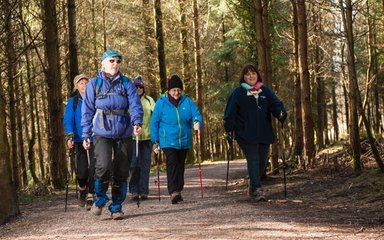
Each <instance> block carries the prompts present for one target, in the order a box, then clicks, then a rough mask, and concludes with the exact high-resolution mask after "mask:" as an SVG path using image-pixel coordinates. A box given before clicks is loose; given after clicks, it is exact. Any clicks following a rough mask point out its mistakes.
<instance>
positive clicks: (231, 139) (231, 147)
mask: <svg viewBox="0 0 384 240" xmlns="http://www.w3.org/2000/svg"><path fill="white" fill-rule="evenodd" d="M229 134H231V137H230V138H229V139H228V140H229V141H228V143H229V153H230V157H229V158H228V162H227V177H226V179H225V190H228V177H229V160H233V155H234V154H233V132H230V133H229Z"/></svg>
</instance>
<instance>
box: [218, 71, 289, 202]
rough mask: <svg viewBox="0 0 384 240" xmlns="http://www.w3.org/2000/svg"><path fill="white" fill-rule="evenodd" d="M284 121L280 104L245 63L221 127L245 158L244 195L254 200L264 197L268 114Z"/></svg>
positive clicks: (269, 129) (270, 133) (271, 136)
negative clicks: (262, 178) (263, 176)
mask: <svg viewBox="0 0 384 240" xmlns="http://www.w3.org/2000/svg"><path fill="white" fill-rule="evenodd" d="M271 116H274V117H276V118H277V119H278V120H279V121H280V122H284V120H285V119H286V117H287V113H286V111H285V108H284V105H283V103H282V102H281V101H280V100H279V99H278V98H277V96H276V95H275V93H274V92H273V91H272V90H271V89H270V88H269V87H267V86H265V85H264V84H263V81H262V79H261V76H260V74H259V72H258V71H257V69H256V67H255V66H253V65H251V64H248V65H246V66H245V67H244V68H243V71H242V73H241V76H240V86H239V87H237V88H236V89H234V90H233V92H232V93H231V95H230V97H229V99H228V102H227V106H226V109H225V113H224V121H225V123H224V128H225V131H226V132H227V136H228V140H229V141H232V140H233V133H234V138H235V140H236V141H237V142H238V144H239V146H240V148H241V149H242V151H243V153H244V155H245V158H246V160H247V168H248V175H249V179H250V184H249V189H248V194H249V196H250V197H252V198H254V199H255V200H256V201H260V200H265V196H264V194H263V192H262V191H261V181H260V179H261V176H262V174H263V173H264V171H265V169H266V167H267V163H268V156H269V146H270V144H272V143H273V142H274V138H275V137H274V136H275V135H274V132H273V127H272V117H271Z"/></svg>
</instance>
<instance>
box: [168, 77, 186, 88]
mask: <svg viewBox="0 0 384 240" xmlns="http://www.w3.org/2000/svg"><path fill="white" fill-rule="evenodd" d="M172 88H180V89H181V90H183V83H182V82H181V79H180V77H179V76H177V75H172V76H171V77H170V78H169V81H168V91H169V90H171V89H172Z"/></svg>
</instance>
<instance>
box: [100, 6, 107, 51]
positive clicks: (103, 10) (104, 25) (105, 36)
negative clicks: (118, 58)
mask: <svg viewBox="0 0 384 240" xmlns="http://www.w3.org/2000/svg"><path fill="white" fill-rule="evenodd" d="M105 5H106V4H105V0H101V9H102V10H101V12H102V16H103V49H104V51H106V50H107V23H106V21H107V20H106V15H105V11H106V8H107V7H106V6H105Z"/></svg>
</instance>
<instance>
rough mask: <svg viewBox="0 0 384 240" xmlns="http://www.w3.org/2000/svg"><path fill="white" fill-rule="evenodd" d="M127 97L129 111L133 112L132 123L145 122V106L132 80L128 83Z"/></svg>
mask: <svg viewBox="0 0 384 240" xmlns="http://www.w3.org/2000/svg"><path fill="white" fill-rule="evenodd" d="M127 97H128V103H129V112H130V114H131V124H132V125H135V124H139V125H142V124H143V115H144V111H143V106H142V105H141V101H140V96H139V94H138V93H137V89H136V87H135V85H133V83H132V81H129V83H128V89H127Z"/></svg>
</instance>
